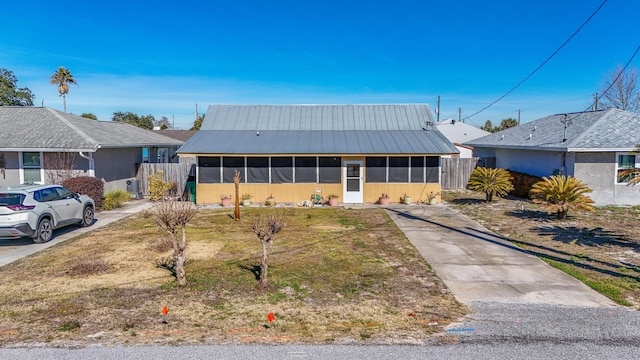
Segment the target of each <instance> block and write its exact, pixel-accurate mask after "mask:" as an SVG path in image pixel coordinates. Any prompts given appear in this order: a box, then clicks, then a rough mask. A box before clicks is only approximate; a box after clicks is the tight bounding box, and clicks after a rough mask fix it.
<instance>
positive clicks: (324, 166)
mask: <svg viewBox="0 0 640 360" xmlns="http://www.w3.org/2000/svg"><path fill="white" fill-rule="evenodd" d="M318 165H319V166H320V170H319V174H318V180H319V182H320V183H321V184H340V174H341V171H342V170H341V166H342V158H340V157H320V159H318Z"/></svg>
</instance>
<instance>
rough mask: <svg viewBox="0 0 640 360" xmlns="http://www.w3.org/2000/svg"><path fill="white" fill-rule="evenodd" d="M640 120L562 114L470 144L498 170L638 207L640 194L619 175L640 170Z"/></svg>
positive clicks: (627, 115)
mask: <svg viewBox="0 0 640 360" xmlns="http://www.w3.org/2000/svg"><path fill="white" fill-rule="evenodd" d="M639 143H640V114H637V113H632V112H629V111H623V110H618V109H607V110H598V111H587V112H580V113H569V114H556V115H550V116H547V117H544V118H542V119H538V120H535V121H531V122H528V123H525V124H523V125H520V126H517V127H513V128H510V129H506V130H503V131H500V132H497V133H495V134H491V135H488V136H485V137H482V138H479V139H476V140H473V141H470V142H467V143H465V144H466V145H470V146H473V148H474V152H475V155H476V156H478V157H480V158H483V159H482V160H484V162H485V163H489V164H495V167H497V168H503V169H509V170H514V171H519V172H523V173H527V174H531V175H536V176H550V175H553V174H566V175H571V176H574V177H576V178H578V179H580V180H581V181H583V182H585V183H586V184H587V185H588V186H589V187H590V188H591V189H592V190H593V193H590V194H589V196H590V197H591V198H592V199H593V200H594V201H595V202H596V204H597V205H610V204H611V205H638V204H640V188H639V187H638V186H627V182H628V180H629V179H628V178H625V177H621V176H619V172H620V171H621V170H624V169H628V168H638V167H640V154H639V153H635V152H634V150H635V149H636V146H637V145H638V144H639Z"/></svg>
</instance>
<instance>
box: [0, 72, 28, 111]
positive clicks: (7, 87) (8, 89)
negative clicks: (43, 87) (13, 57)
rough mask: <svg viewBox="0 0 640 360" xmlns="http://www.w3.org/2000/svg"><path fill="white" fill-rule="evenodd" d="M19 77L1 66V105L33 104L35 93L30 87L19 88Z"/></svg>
mask: <svg viewBox="0 0 640 360" xmlns="http://www.w3.org/2000/svg"><path fill="white" fill-rule="evenodd" d="M17 82H18V78H17V77H16V76H15V75H14V74H13V72H12V71H9V70H7V69H5V68H0V106H33V99H34V98H35V95H33V94H32V93H31V90H29V89H28V88H18V87H16V83H17Z"/></svg>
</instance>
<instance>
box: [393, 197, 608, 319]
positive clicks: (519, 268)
mask: <svg viewBox="0 0 640 360" xmlns="http://www.w3.org/2000/svg"><path fill="white" fill-rule="evenodd" d="M387 213H388V214H389V216H391V219H393V221H394V222H395V223H396V224H397V225H398V227H399V228H400V229H401V230H402V231H403V232H404V233H405V235H406V236H407V237H408V238H409V240H410V241H411V242H412V243H413V245H414V246H415V247H416V248H417V249H418V250H419V251H420V254H421V255H422V256H423V257H424V258H425V259H426V260H427V262H428V263H429V264H430V265H431V266H432V268H433V269H434V270H435V271H436V273H437V274H438V276H440V278H441V279H442V280H443V281H444V282H445V283H446V284H447V286H448V287H449V288H450V289H451V291H452V292H453V293H454V295H455V296H456V298H457V299H458V300H459V301H461V302H463V303H466V304H470V303H472V302H496V303H514V304H515V303H521V304H554V305H571V306H588V307H598V306H606V307H613V306H616V304H615V303H614V302H613V301H611V300H609V299H608V298H606V297H604V296H603V295H600V294H599V293H597V292H595V291H594V290H592V289H591V288H589V287H588V286H586V285H584V284H583V283H581V282H580V281H578V280H576V279H574V278H573V277H571V276H569V275H567V274H565V273H563V272H562V271H560V270H557V269H555V268H553V267H551V266H549V265H547V264H546V263H545V262H543V261H542V260H540V259H538V258H537V257H535V256H533V255H530V254H529V253H527V252H526V251H525V250H522V249H520V248H518V247H516V246H515V245H513V244H511V243H510V242H508V241H506V240H503V239H502V238H500V237H499V236H497V235H495V234H493V233H491V232H490V231H489V230H487V229H486V228H484V227H482V226H481V225H480V224H478V223H476V222H475V221H473V220H471V219H470V218H468V217H467V216H464V215H462V214H460V213H458V212H456V211H455V210H452V209H450V208H448V207H446V206H444V205H436V206H420V205H413V206H401V205H397V206H392V207H389V208H387Z"/></svg>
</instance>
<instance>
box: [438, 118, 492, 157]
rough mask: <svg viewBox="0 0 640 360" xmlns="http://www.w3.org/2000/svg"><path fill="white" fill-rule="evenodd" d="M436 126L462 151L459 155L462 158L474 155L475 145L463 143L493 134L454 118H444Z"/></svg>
mask: <svg viewBox="0 0 640 360" xmlns="http://www.w3.org/2000/svg"><path fill="white" fill-rule="evenodd" d="M436 126H437V127H438V130H439V131H440V132H441V133H442V135H444V137H446V138H447V139H448V140H449V141H451V142H452V143H453V145H455V146H456V148H457V149H458V151H460V155H459V157H461V158H472V157H473V147H471V146H467V145H463V143H465V142H468V141H471V140H474V139H477V138H480V137H483V136H487V135H489V134H491V133H490V132H488V131H485V130H482V129H479V128H477V127H475V126H472V125H469V124H466V123H464V122H460V121H455V120H453V119H446V120H442V121H440V122H438V123H437V124H436Z"/></svg>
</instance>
